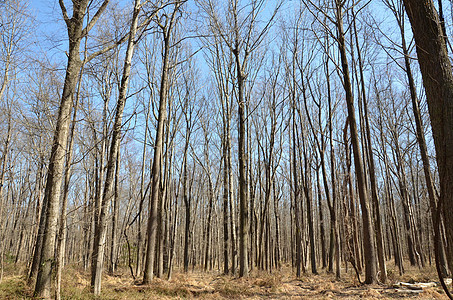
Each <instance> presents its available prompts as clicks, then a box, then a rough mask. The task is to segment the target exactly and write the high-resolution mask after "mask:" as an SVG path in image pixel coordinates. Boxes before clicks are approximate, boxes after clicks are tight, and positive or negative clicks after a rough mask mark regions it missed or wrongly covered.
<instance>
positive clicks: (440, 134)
mask: <svg viewBox="0 0 453 300" xmlns="http://www.w3.org/2000/svg"><path fill="white" fill-rule="evenodd" d="M404 6H405V8H406V12H407V15H408V17H409V20H410V22H411V26H412V32H413V34H414V38H415V44H416V47H417V56H418V62H419V65H420V71H421V73H422V78H423V85H424V87H425V91H426V98H427V102H428V109H429V115H430V119H431V127H432V131H433V138H434V146H435V148H436V160H437V168H438V170H439V180H440V197H439V202H438V205H437V209H438V210H439V211H438V212H436V213H437V214H439V212H442V213H443V216H444V218H445V223H446V224H452V222H453V155H452V151H453V74H452V66H451V62H450V58H449V56H448V52H447V46H446V41H445V38H444V35H445V33H444V32H443V30H442V27H441V22H440V19H439V15H438V14H437V12H436V10H435V8H434V3H433V1H432V0H427V1H415V0H404ZM434 222H436V223H437V224H436V225H437V226H436V225H435V226H434V230H436V231H438V230H439V228H438V223H439V222H438V218H436V219H435V220H434ZM445 229H446V236H447V243H448V245H450V247H447V262H448V266H449V268H450V270H452V269H453V250H452V247H451V245H453V227H452V226H446V227H445ZM439 242H440V241H438V240H437V241H436V243H439ZM443 286H444V284H443Z"/></svg>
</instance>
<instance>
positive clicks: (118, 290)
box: [0, 266, 447, 299]
mask: <svg viewBox="0 0 453 300" xmlns="http://www.w3.org/2000/svg"><path fill="white" fill-rule="evenodd" d="M342 271H343V274H342V279H341V280H336V279H335V276H334V275H333V274H328V273H327V272H325V270H322V271H321V272H320V274H319V275H313V274H311V273H306V274H303V275H302V276H301V277H300V278H296V277H295V276H294V274H293V272H291V269H290V268H289V267H283V268H282V270H280V271H275V272H273V273H271V274H268V273H267V272H260V271H253V272H252V274H251V276H250V277H249V278H247V279H240V278H236V277H233V276H225V275H219V272H214V271H213V272H209V273H204V272H200V271H192V272H189V273H187V274H184V273H182V272H178V271H175V273H174V276H173V278H172V279H171V280H169V281H168V280H161V279H155V280H153V283H152V284H151V285H146V286H145V285H140V284H138V282H134V281H133V279H132V278H131V277H130V275H129V274H128V273H127V270H121V271H120V272H119V273H118V274H117V275H115V276H108V275H104V277H103V284H102V294H101V296H100V297H94V296H93V295H92V294H91V293H90V289H89V283H90V282H89V272H87V271H82V270H79V269H77V268H75V267H71V266H69V267H67V268H66V269H65V271H64V275H63V282H62V299H329V298H330V299H447V297H446V296H445V294H444V292H443V291H442V288H441V287H440V285H439V284H438V280H437V277H436V274H435V272H434V268H433V267H428V268H426V269H423V270H418V269H417V268H408V270H407V272H406V273H405V274H404V275H403V276H396V275H395V272H394V271H393V269H392V268H391V267H390V268H389V270H388V274H389V282H388V283H387V284H375V285H362V284H360V283H359V282H358V280H357V278H356V277H355V275H354V274H353V272H352V270H351V269H350V270H349V271H348V273H346V272H345V270H342ZM25 273H26V270H25V269H24V268H23V267H22V268H20V267H17V266H16V267H14V266H7V267H6V268H5V272H4V274H3V279H2V282H1V283H0V299H31V298H32V294H33V291H32V289H31V288H30V287H28V286H26V283H25V280H24V278H25V276H24V275H23V274H25ZM399 282H405V283H410V284H415V283H417V282H424V283H431V285H432V286H430V287H423V288H419V287H416V286H415V287H414V286H412V285H409V288H408V287H402V286H400V285H398V283H399Z"/></svg>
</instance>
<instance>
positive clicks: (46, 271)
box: [34, 0, 109, 299]
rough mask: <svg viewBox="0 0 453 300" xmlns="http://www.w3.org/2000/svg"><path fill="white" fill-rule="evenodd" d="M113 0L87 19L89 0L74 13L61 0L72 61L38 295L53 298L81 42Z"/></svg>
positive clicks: (53, 161)
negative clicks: (62, 200)
mask: <svg viewBox="0 0 453 300" xmlns="http://www.w3.org/2000/svg"><path fill="white" fill-rule="evenodd" d="M108 3H109V0H104V1H103V2H102V4H101V6H100V7H99V8H98V10H97V12H96V13H95V14H94V16H93V17H92V18H91V20H85V16H86V15H87V10H88V4H90V1H89V0H81V1H79V2H74V3H73V10H72V17H71V18H70V17H69V16H68V11H67V9H66V6H65V4H64V2H63V0H59V4H60V8H61V12H62V14H63V19H64V21H65V23H66V26H67V30H68V38H69V39H68V42H69V49H68V63H67V67H66V76H65V81H64V87H63V94H62V96H61V101H60V106H59V110H58V117H57V122H56V128H55V133H54V139H53V143H52V151H51V154H50V159H49V169H48V173H47V182H46V189H45V194H44V195H45V196H44V197H45V198H46V200H45V201H43V203H44V204H46V206H43V208H45V209H43V211H45V212H46V217H45V226H44V235H43V240H42V250H41V259H40V264H39V271H38V277H37V282H36V287H35V292H34V294H35V296H37V297H41V298H45V299H48V298H50V286H51V285H50V282H51V273H52V269H53V260H54V248H55V236H56V230H57V220H58V209H59V206H60V205H59V204H60V191H61V180H62V178H63V167H64V161H65V152H66V143H67V137H68V132H69V123H70V121H71V110H72V104H73V96H74V91H75V87H76V83H77V78H78V75H79V72H80V67H81V65H82V61H81V59H80V53H79V52H80V43H81V41H82V39H83V38H85V37H87V35H88V32H89V31H90V30H91V29H92V28H93V27H94V25H95V24H96V22H97V20H98V19H99V17H100V16H101V15H102V13H103V11H104V10H105V8H106V7H107V5H108Z"/></svg>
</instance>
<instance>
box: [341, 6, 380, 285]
mask: <svg viewBox="0 0 453 300" xmlns="http://www.w3.org/2000/svg"><path fill="white" fill-rule="evenodd" d="M336 3H337V10H336V18H337V31H338V37H337V39H338V48H339V51H340V57H341V67H342V72H343V85H344V89H345V93H346V104H347V108H348V119H349V129H350V134H351V143H352V150H353V154H354V165H355V172H356V177H357V185H358V190H359V198H360V207H361V209H362V221H363V242H364V248H365V283H367V284H371V283H374V282H375V281H376V251H375V246H374V231H373V228H372V227H373V226H372V220H371V214H370V205H369V200H368V195H367V190H366V186H365V176H364V174H363V164H362V160H361V158H362V155H361V153H360V147H359V139H358V134H357V122H356V118H355V109H354V99H353V96H352V88H351V80H350V77H349V66H348V61H347V56H346V45H345V39H344V32H343V11H342V5H341V4H340V3H339V1H338V0H336Z"/></svg>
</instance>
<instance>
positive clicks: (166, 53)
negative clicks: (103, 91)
mask: <svg viewBox="0 0 453 300" xmlns="http://www.w3.org/2000/svg"><path fill="white" fill-rule="evenodd" d="M183 3H184V1H176V2H175V3H174V4H173V11H171V13H170V14H169V16H167V15H166V14H164V15H163V16H162V20H159V22H158V26H159V27H160V30H161V33H162V38H163V53H162V59H163V62H162V70H161V81H160V90H159V111H158V119H157V130H156V138H155V140H154V143H155V145H154V159H153V168H152V179H151V181H152V183H151V207H150V208H149V216H148V226H147V236H148V244H147V247H146V262H145V270H144V273H143V283H144V284H149V283H151V280H152V279H153V276H154V261H155V253H154V252H155V251H156V237H157V221H158V219H157V218H158V204H159V197H160V194H161V192H160V190H161V188H160V185H161V178H160V177H161V173H162V149H163V138H164V125H165V120H166V118H167V95H168V89H169V78H168V77H169V74H168V73H169V70H170V68H171V66H172V62H171V61H170V54H171V48H172V41H173V34H174V27H175V26H176V22H177V14H178V13H179V11H180V8H181V6H182V4H183Z"/></svg>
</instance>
